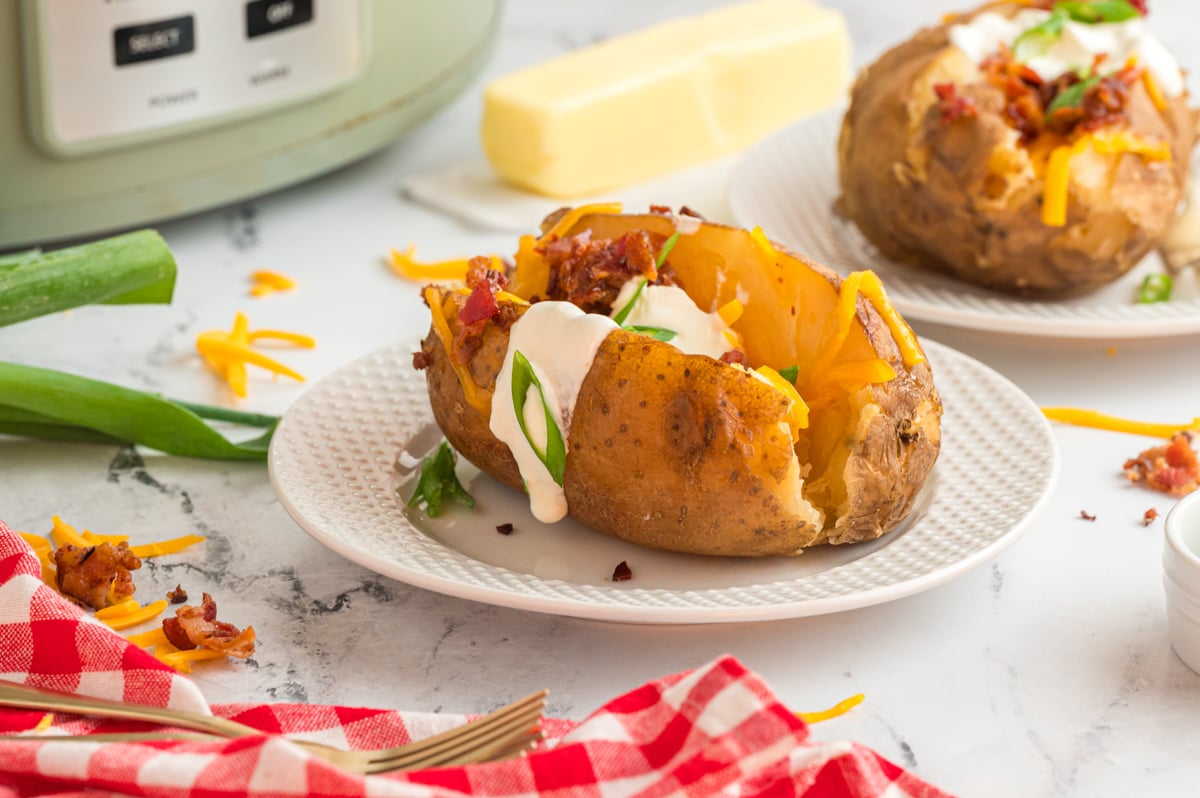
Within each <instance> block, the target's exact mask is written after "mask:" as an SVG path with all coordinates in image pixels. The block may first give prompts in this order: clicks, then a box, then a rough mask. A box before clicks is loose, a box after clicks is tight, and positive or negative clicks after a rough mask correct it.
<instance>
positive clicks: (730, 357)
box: [720, 349, 750, 366]
mask: <svg viewBox="0 0 1200 798" xmlns="http://www.w3.org/2000/svg"><path fill="white" fill-rule="evenodd" d="M720 359H721V362H722V363H730V364H734V363H736V364H738V365H740V366H749V365H750V359H749V358H748V357H746V353H745V352H743V351H742V350H740V349H730V350H729V351H728V352H726V353H724V354H723V355H721V358H720Z"/></svg>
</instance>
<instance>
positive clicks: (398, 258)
mask: <svg viewBox="0 0 1200 798" xmlns="http://www.w3.org/2000/svg"><path fill="white" fill-rule="evenodd" d="M491 259H492V268H493V269H495V270H496V271H504V260H503V259H502V258H501V257H500V256H499V255H492V256H491ZM388 266H389V267H390V268H391V270H392V271H393V272H395V273H396V274H397V275H399V276H400V277H403V278H404V279H406V280H414V281H416V282H428V281H430V280H432V281H435V282H441V281H446V280H453V281H460V282H461V281H462V280H465V279H466V278H467V268H468V267H469V266H470V260H469V259H468V258H453V259H451V260H440V261H434V262H432V263H418V262H417V247H416V245H415V244H409V245H408V249H406V250H404V251H403V252H401V251H400V250H398V249H392V250H389V251H388Z"/></svg>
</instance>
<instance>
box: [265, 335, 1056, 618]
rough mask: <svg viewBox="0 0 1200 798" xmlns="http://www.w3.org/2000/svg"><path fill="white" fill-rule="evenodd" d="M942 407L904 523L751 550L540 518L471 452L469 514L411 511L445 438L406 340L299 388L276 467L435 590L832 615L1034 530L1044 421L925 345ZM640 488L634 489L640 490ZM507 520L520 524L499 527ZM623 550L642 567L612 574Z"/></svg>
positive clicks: (589, 614)
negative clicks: (687, 548)
mask: <svg viewBox="0 0 1200 798" xmlns="http://www.w3.org/2000/svg"><path fill="white" fill-rule="evenodd" d="M925 346H926V351H927V352H928V354H929V356H930V360H931V361H932V363H933V367H934V373H935V378H936V381H937V385H938V388H939V390H940V391H941V394H942V400H943V402H944V404H945V408H946V411H945V417H944V420H943V425H942V431H943V442H942V450H941V456H940V459H939V460H938V463H937V466H936V467H935V469H934V473H933V476H932V477H931V479H930V481H929V483H928V484H927V486H926V488H925V490H924V491H923V492H922V495H921V496H920V497H919V498H918V506H917V508H916V510H915V511H914V512H913V514H912V516H911V517H910V519H909V520H908V521H907V522H906V523H905V525H904V527H903V528H902V529H900V530H898V531H896V532H894V533H892V534H890V535H888V536H885V537H884V538H883V539H882V540H878V541H873V542H871V543H866V544H857V545H854V546H826V547H819V548H817V549H813V550H810V551H808V552H806V553H804V554H803V555H801V556H799V557H789V558H771V559H765V560H743V559H736V558H717V557H700V556H694V555H684V554H673V553H669V552H661V551H654V550H651V549H645V548H641V547H639V546H635V545H632V544H630V543H626V542H624V541H621V540H618V539H616V538H611V537H609V536H607V535H602V534H600V533H599V532H596V531H594V530H591V529H587V528H585V527H583V526H581V525H579V524H576V523H575V522H573V521H570V520H567V521H564V522H562V523H559V524H553V525H544V524H540V523H538V522H537V521H536V520H534V519H533V517H532V516H531V515H530V514H529V509H528V503H527V501H526V499H525V497H524V496H523V495H521V494H518V493H516V492H515V491H512V490H510V489H509V488H507V487H504V486H502V485H500V484H499V483H497V482H495V481H494V480H492V479H491V478H490V477H487V476H484V475H481V474H479V473H478V471H476V470H475V469H474V468H473V467H471V466H470V465H469V464H467V463H465V462H464V461H460V462H459V475H460V477H461V478H462V479H463V481H464V484H467V486H468V489H469V490H470V491H471V493H472V494H473V495H474V496H475V499H476V506H475V508H474V509H473V510H467V509H465V508H461V507H458V506H457V505H451V506H450V509H449V510H448V511H444V512H443V513H442V515H441V516H439V518H437V519H436V520H433V521H431V520H430V519H428V518H425V517H424V516H423V515H421V514H420V513H410V512H409V511H407V510H406V508H405V499H406V498H407V497H408V495H409V494H410V493H411V491H412V484H411V482H410V480H411V477H412V474H411V472H407V470H406V469H403V468H397V458H398V457H399V459H400V461H401V462H404V463H412V462H413V461H414V459H419V457H420V456H422V455H424V454H426V453H427V452H429V451H431V450H432V449H433V448H435V447H436V446H437V445H438V443H439V442H440V441H441V437H442V436H441V432H440V431H439V430H438V429H437V426H436V425H435V424H434V422H433V417H432V414H431V412H430V409H429V402H428V399H427V397H426V391H425V379H424V377H423V376H422V375H421V374H420V373H419V372H417V371H415V370H414V369H413V368H412V357H411V352H412V351H413V350H414V349H415V348H416V347H415V346H412V345H402V344H396V345H392V346H390V347H388V348H386V349H383V350H380V351H379V352H376V353H375V354H372V355H369V356H367V357H365V358H363V359H361V360H359V361H357V362H354V363H351V364H350V365H348V366H345V367H344V368H342V369H340V370H339V371H337V372H335V373H334V374H332V375H330V376H329V377H327V378H325V379H324V380H322V381H321V382H319V383H318V384H316V385H314V386H313V387H312V388H310V389H309V390H308V391H307V392H305V393H304V394H303V395H302V396H301V397H300V399H299V400H298V401H297V402H296V403H295V404H294V405H293V406H292V407H291V409H289V410H288V412H287V414H286V415H285V416H284V418H283V421H282V422H281V423H280V425H279V428H278V430H277V431H276V433H275V437H274V440H273V442H272V444H271V452H270V460H269V467H270V474H271V481H272V484H273V485H274V487H275V491H276V493H277V494H278V496H279V500H280V502H281V503H282V504H283V506H284V508H285V509H286V510H287V511H288V513H290V514H291V516H292V517H293V518H294V519H295V520H296V522H297V523H299V524H300V526H301V527H303V528H304V529H305V530H306V531H307V532H308V533H309V534H310V535H312V536H313V537H314V538H316V539H317V540H318V541H320V542H321V543H323V544H324V545H326V546H328V547H329V548H330V549H332V550H333V551H335V552H337V553H338V554H341V555H342V556H344V557H346V558H347V559H349V560H352V561H354V562H356V563H359V564H360V565H363V566H366V567H367V568H370V569H372V570H374V571H377V572H379V573H381V574H384V575H386V576H390V577H393V578H395V579H399V580H401V581H403V582H408V583H410V584H413V585H417V586H419V587H423V588H426V589H429V590H434V591H438V592H441V593H447V594H450V595H454V596H460V597H462V598H467V599H473V600H475V601H483V602H488V603H492V604H498V605H503V606H507V607H517V608H521V609H527V610H535V611H539V612H548V613H557V614H561V615H574V616H578V617H585V618H599V619H604V620H611V621H627V622H635V623H711V622H721V621H751V620H766V619H773V618H790V617H796V616H803V615H817V614H821V613H828V612H837V611H840V610H846V609H851V608H855V607H863V606H867V605H870V604H877V603H880V602H884V601H890V600H892V599H896V598H900V597H902V596H907V595H910V594H913V593H916V592H918V591H921V590H926V589H928V588H931V587H933V586H935V585H938V584H941V583H943V582H945V581H946V580H948V579H950V578H951V577H953V576H956V575H958V574H961V573H963V572H965V571H967V570H969V569H971V568H973V567H975V566H977V565H979V564H981V563H983V562H985V561H987V560H988V559H990V558H992V557H994V556H996V555H997V554H998V553H1000V552H1001V551H1002V550H1003V549H1004V548H1006V547H1007V546H1009V545H1010V544H1012V543H1013V542H1014V541H1015V540H1016V539H1017V538H1018V537H1020V535H1021V533H1022V532H1023V531H1024V530H1025V529H1026V528H1027V527H1028V526H1029V524H1030V522H1031V520H1032V519H1033V517H1034V515H1035V514H1036V513H1037V512H1038V511H1039V510H1040V509H1041V508H1042V506H1043V505H1044V503H1045V502H1046V500H1047V497H1048V495H1049V492H1050V490H1051V487H1052V486H1053V484H1054V481H1055V478H1056V476H1057V472H1058V452H1057V448H1056V446H1055V443H1054V438H1053V435H1052V433H1051V431H1050V427H1049V424H1048V423H1047V422H1046V420H1045V419H1044V418H1043V416H1042V414H1041V413H1040V412H1039V411H1038V408H1037V407H1036V406H1035V405H1034V404H1033V402H1032V401H1031V400H1030V399H1029V398H1028V397H1027V396H1026V395H1025V394H1024V393H1022V392H1021V390H1020V389H1018V388H1017V387H1016V386H1015V385H1013V384H1012V383H1010V382H1009V381H1008V380H1006V379H1005V378H1004V377H1002V376H1000V375H999V374H997V373H996V372H994V371H992V370H991V369H989V368H988V367H987V366H984V365H983V364H981V363H979V362H978V361H975V360H973V359H971V358H969V357H967V356H966V355H963V354H961V353H959V352H956V351H954V350H953V349H949V348H947V347H944V346H941V345H938V344H936V343H933V342H930V341H926V342H925ZM631 488H633V489H636V486H631ZM506 522H507V523H512V524H513V526H514V528H515V531H514V532H513V533H512V534H511V535H507V536H506V535H501V534H499V533H497V531H496V526H497V525H499V524H502V523H506ZM622 560H624V561H626V562H627V563H628V564H629V567H630V568H631V569H632V571H633V578H632V579H631V580H629V581H626V582H613V581H611V578H610V577H611V575H612V572H613V568H614V567H615V566H616V565H617V564H618V563H620V562H621V561H622Z"/></svg>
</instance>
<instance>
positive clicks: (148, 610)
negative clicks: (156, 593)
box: [100, 599, 167, 631]
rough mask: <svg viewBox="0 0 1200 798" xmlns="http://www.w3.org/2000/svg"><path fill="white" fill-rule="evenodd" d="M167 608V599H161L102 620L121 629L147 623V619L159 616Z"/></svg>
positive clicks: (105, 623) (111, 627) (110, 627)
mask: <svg viewBox="0 0 1200 798" xmlns="http://www.w3.org/2000/svg"><path fill="white" fill-rule="evenodd" d="M166 608H167V600H166V599H159V600H158V601H153V602H151V603H149V604H147V605H146V606H144V607H138V608H137V609H136V610H134V611H133V612H126V613H125V614H124V615H117V616H114V617H108V618H100V620H101V621H103V622H104V625H105V626H107V627H108V628H109V629H115V630H117V631H120V630H122V629H128V628H129V627H131V626H137V625H138V624H139V623H145V622H146V621H149V620H152V619H154V618H157V617H158V616H159V615H162V613H163V611H164V610H165V609H166Z"/></svg>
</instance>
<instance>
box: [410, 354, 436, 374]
mask: <svg viewBox="0 0 1200 798" xmlns="http://www.w3.org/2000/svg"><path fill="white" fill-rule="evenodd" d="M431 363H433V359H432V358H431V357H429V355H428V354H426V352H425V350H424V349H418V350H417V351H416V352H413V368H414V369H416V370H417V371H424V370H425V369H427V368H429V366H430V364H431Z"/></svg>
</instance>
